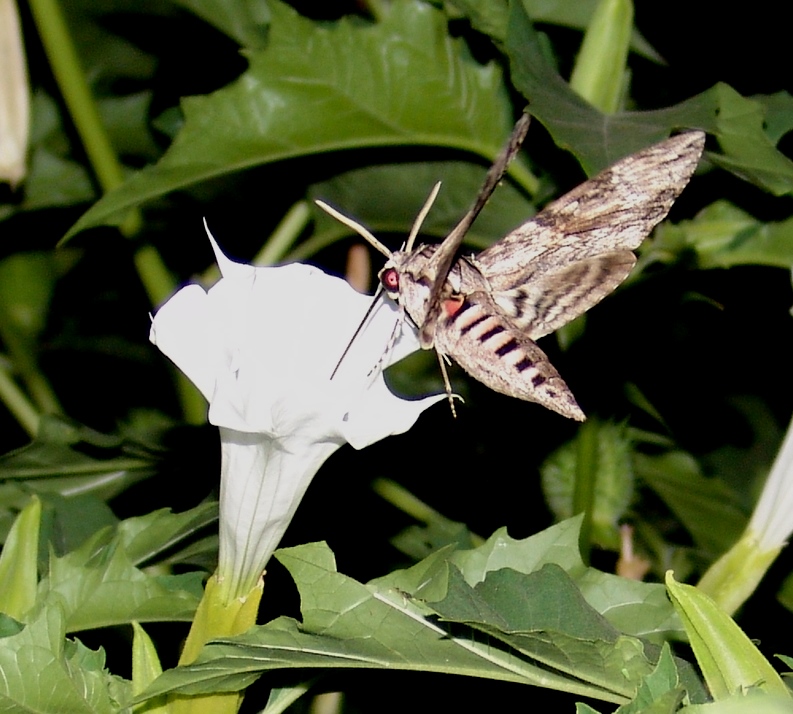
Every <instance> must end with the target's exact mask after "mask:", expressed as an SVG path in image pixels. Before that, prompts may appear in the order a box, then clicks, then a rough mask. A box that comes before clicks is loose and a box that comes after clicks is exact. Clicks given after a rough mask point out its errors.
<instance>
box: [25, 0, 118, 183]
mask: <svg viewBox="0 0 793 714" xmlns="http://www.w3.org/2000/svg"><path fill="white" fill-rule="evenodd" d="M30 8H31V10H32V11H33V17H34V18H35V20H36V27H37V28H38V31H39V35H40V37H41V41H42V43H43V45H44V49H45V51H46V52H47V58H48V59H49V61H50V66H51V67H52V71H53V73H54V75H55V79H56V80H57V81H58V87H59V88H60V90H61V93H62V95H63V98H64V101H65V102H66V105H67V106H68V107H69V112H70V113H71V117H72V121H73V122H74V125H75V127H76V129H77V131H78V133H79V134H80V138H81V139H82V142H83V146H84V147H85V151H86V153H87V154H88V158H89V160H90V162H91V165H92V166H93V169H94V171H95V172H96V176H97V178H98V180H99V183H100V184H101V186H102V189H103V190H104V191H110V190H111V189H113V188H115V187H116V186H120V185H121V184H122V183H123V181H124V176H123V172H122V168H121V165H120V164H119V162H118V159H117V157H116V154H115V152H114V151H113V147H112V146H111V144H110V139H109V138H108V136H107V132H106V131H105V129H104V125H103V124H102V120H101V119H100V117H99V110H98V109H97V106H96V103H95V102H94V99H93V97H92V96H91V90H90V89H89V87H88V82H87V81H86V78H85V73H84V72H83V70H82V68H81V67H80V60H79V58H78V57H77V51H76V49H75V47H74V43H73V42H72V38H71V36H70V34H69V29H68V27H67V25H66V20H65V18H64V16H63V13H62V12H61V7H60V5H59V4H58V2H57V0H31V2H30Z"/></svg>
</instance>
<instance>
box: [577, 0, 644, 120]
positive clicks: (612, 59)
mask: <svg viewBox="0 0 793 714" xmlns="http://www.w3.org/2000/svg"><path fill="white" fill-rule="evenodd" d="M632 29H633V2H632V0H600V3H599V4H598V6H597V8H596V9H595V12H594V14H593V15H592V19H591V20H590V22H589V27H588V28H587V31H586V34H585V35H584V41H583V42H582V43H581V51H580V52H579V53H578V58H577V59H576V63H575V67H574V68H573V73H572V75H571V77H570V87H571V88H572V89H573V91H574V92H576V93H577V94H578V95H579V96H581V97H583V98H584V99H586V100H587V101H588V102H589V103H590V104H592V105H593V106H594V107H596V108H597V109H600V111H602V112H605V113H606V114H613V113H614V112H616V111H617V110H618V109H619V108H620V104H621V103H622V98H623V95H624V91H625V85H626V77H627V68H626V65H627V59H628V48H629V47H630V42H631V31H632Z"/></svg>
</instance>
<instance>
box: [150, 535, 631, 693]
mask: <svg viewBox="0 0 793 714" xmlns="http://www.w3.org/2000/svg"><path fill="white" fill-rule="evenodd" d="M276 557H277V558H278V559H279V560H281V562H283V563H284V565H286V566H287V568H288V569H289V571H290V572H291V574H292V576H293V577H294V578H295V581H296V583H297V585H298V588H299V590H300V595H301V601H302V605H301V609H302V613H303V622H302V624H299V623H297V622H295V621H294V620H291V619H289V618H285V617H281V618H278V619H277V620H274V621H272V622H270V623H268V624H266V625H263V626H261V627H255V628H252V629H251V630H249V631H248V632H247V633H245V634H243V635H240V636H238V637H235V638H232V639H224V640H218V641H216V642H215V643H213V644H209V645H207V646H206V647H205V648H204V650H203V652H202V654H201V656H200V657H199V659H198V660H197V661H196V662H195V663H194V664H192V665H189V666H187V667H179V668H178V669H176V670H169V671H166V672H165V673H163V675H162V677H160V678H159V679H158V680H157V681H156V682H155V683H154V685H153V686H152V687H150V688H149V690H148V692H146V694H147V695H148V696H154V695H158V694H162V693H164V692H168V691H172V690H175V689H178V691H180V692H181V693H183V694H190V695H196V694H205V693H209V692H226V691H235V690H237V689H240V688H242V687H245V686H247V685H249V684H250V683H251V681H252V680H253V679H254V678H255V677H256V676H258V674H261V673H262V672H265V671H268V670H273V669H282V668H285V667H286V668H293V667H311V668H318V667H323V668H338V667H343V668H388V669H406V670H416V671H435V672H444V673H448V674H466V675H469V676H470V675H475V676H480V677H487V678H490V679H497V680H502V681H511V682H521V683H524V684H534V685H538V686H546V687H554V688H557V689H562V690H563V691H571V692H573V693H576V694H578V695H581V696H590V697H597V698H600V699H605V700H606V701H615V702H618V701H620V700H622V699H623V697H622V696H621V695H619V694H617V693H614V692H610V691H604V690H602V689H601V688H599V687H594V686H591V685H588V684H586V683H582V682H580V681H578V680H576V679H571V678H569V677H566V676H563V675H561V674H558V673H554V672H551V671H547V670H546V669H545V668H543V667H539V666H538V665H536V664H534V663H532V662H530V661H527V660H526V659H525V658H524V657H522V656H520V655H519V654H518V653H515V652H512V651H509V650H508V649H501V648H499V647H497V646H494V643H493V642H489V641H479V638H477V636H476V634H475V633H474V632H473V631H463V632H461V633H457V632H455V633H454V634H451V633H449V632H447V631H446V630H445V629H444V628H442V627H440V626H439V625H438V624H435V623H433V622H432V621H430V620H427V619H425V618H424V617H423V616H422V610H423V608H422V607H421V606H420V605H418V604H415V603H413V602H412V601H411V600H410V598H409V596H408V595H407V594H406V593H404V592H402V591H400V590H398V589H396V588H394V587H390V586H387V584H386V583H385V582H380V583H371V584H369V585H368V586H367V585H363V584H361V583H358V582H356V581H355V580H352V579H351V578H348V577H346V576H344V575H341V574H340V573H338V572H337V571H336V569H335V563H334V559H333V554H332V553H331V552H330V551H329V550H328V549H327V546H325V545H323V544H312V545H306V546H300V547H297V548H288V549H284V550H280V551H278V552H277V554H276ZM431 558H433V559H434V556H431Z"/></svg>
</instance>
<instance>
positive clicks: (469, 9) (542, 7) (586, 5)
mask: <svg viewBox="0 0 793 714" xmlns="http://www.w3.org/2000/svg"><path fill="white" fill-rule="evenodd" d="M522 2H523V7H524V8H525V10H526V14H527V15H528V16H529V17H531V19H532V20H533V21H534V22H542V23H546V24H549V25H561V26H563V27H571V28H573V29H576V30H585V29H586V28H587V26H588V25H589V22H590V20H591V18H592V15H593V13H594V12H595V8H596V7H597V4H598V0H577V1H576V2H569V1H568V0H522ZM444 5H446V6H448V5H451V6H452V7H454V8H455V9H456V10H457V11H458V12H459V13H461V14H462V15H464V16H465V17H467V18H468V19H469V21H470V22H471V25H472V26H473V27H474V28H476V29H477V30H479V32H482V33H484V34H486V35H488V36H489V37H492V38H493V39H494V40H496V41H497V42H504V39H505V38H506V36H507V26H508V24H509V2H508V1H507V0H446V2H445V3H444ZM631 49H632V50H633V51H634V52H636V53H637V54H639V55H641V56H642V57H645V58H647V59H649V60H651V61H653V62H663V58H662V57H661V56H660V55H659V54H658V53H657V52H656V51H655V50H654V49H653V47H652V45H651V44H650V43H649V42H647V40H646V39H644V37H642V35H641V34H639V32H638V31H637V30H635V29H634V30H633V32H632V33H631Z"/></svg>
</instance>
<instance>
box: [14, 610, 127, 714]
mask: <svg viewBox="0 0 793 714" xmlns="http://www.w3.org/2000/svg"><path fill="white" fill-rule="evenodd" d="M64 622H65V617H64V614H63V611H62V609H61V608H60V607H59V606H58V605H57V603H53V604H52V606H50V607H48V608H46V609H44V610H42V612H41V613H40V614H39V616H38V617H37V618H36V619H35V620H33V621H32V622H30V623H29V624H28V625H27V627H25V629H24V630H22V631H21V632H19V633H18V634H15V635H11V636H9V637H3V638H0V671H2V673H3V676H2V677H0V708H2V709H3V711H9V712H10V711H24V712H33V711H35V712H42V713H51V714H62V713H63V712H81V713H85V714H115V713H116V712H118V711H119V710H120V709H121V707H122V706H123V705H125V704H126V702H128V701H129V699H130V696H131V689H130V684H129V682H126V681H124V680H122V679H120V678H118V677H114V676H113V675H111V674H109V673H108V672H107V671H106V670H105V663H104V654H103V653H102V651H101V650H100V651H96V652H94V651H91V650H88V649H87V648H86V647H84V646H83V645H82V644H81V643H80V642H70V641H67V640H65V639H64V634H65V627H64Z"/></svg>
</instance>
